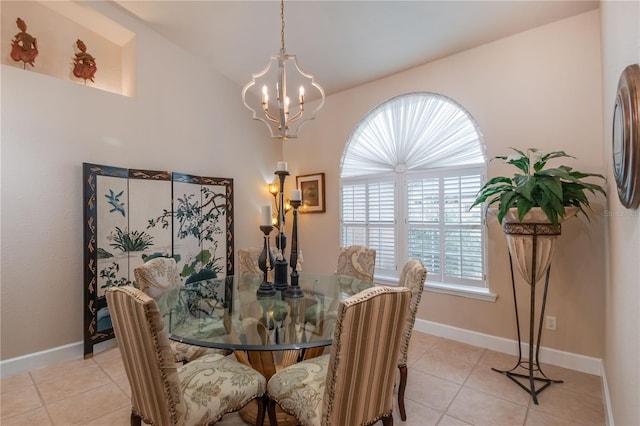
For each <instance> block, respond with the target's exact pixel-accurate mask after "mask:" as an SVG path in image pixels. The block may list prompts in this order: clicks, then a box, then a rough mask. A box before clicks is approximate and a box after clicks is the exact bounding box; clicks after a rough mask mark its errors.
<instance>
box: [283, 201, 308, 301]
mask: <svg viewBox="0 0 640 426" xmlns="http://www.w3.org/2000/svg"><path fill="white" fill-rule="evenodd" d="M290 203H291V207H293V227H292V231H291V285H290V286H289V287H287V289H286V290H285V291H284V295H285V297H289V298H299V297H303V296H304V294H303V292H302V289H301V288H300V285H299V284H298V278H299V276H298V269H299V266H298V265H299V263H298V208H299V207H300V204H302V203H301V201H300V200H291V201H290Z"/></svg>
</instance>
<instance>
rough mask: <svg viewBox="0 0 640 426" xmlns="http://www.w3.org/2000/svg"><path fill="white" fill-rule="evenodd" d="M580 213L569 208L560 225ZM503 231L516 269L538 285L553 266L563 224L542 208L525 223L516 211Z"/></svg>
mask: <svg viewBox="0 0 640 426" xmlns="http://www.w3.org/2000/svg"><path fill="white" fill-rule="evenodd" d="M577 212H578V208H577V207H567V208H566V215H565V217H564V218H561V219H560V220H559V222H564V221H566V220H568V219H570V218H572V217H573V216H575V215H576V213H577ZM502 228H503V230H504V232H505V236H506V238H507V246H508V247H509V253H510V254H511V258H512V259H513V262H514V264H515V268H516V269H517V270H518V272H519V273H520V275H521V276H522V278H524V280H525V281H526V282H527V283H529V285H535V284H536V283H537V282H538V281H539V280H540V278H542V277H543V276H544V275H545V274H546V272H547V270H548V269H549V266H550V265H551V259H552V258H553V252H554V249H555V246H556V240H557V238H558V236H559V235H560V229H561V228H560V225H557V226H554V225H552V224H551V221H549V219H548V218H547V216H546V215H545V214H544V212H543V211H542V209H540V208H539V207H534V208H532V209H531V210H530V211H529V212H528V213H527V214H526V215H525V216H524V218H523V219H522V221H520V220H518V210H517V209H516V208H512V209H509V212H508V213H507V215H506V216H505V217H504V219H503V221H502ZM534 256H535V263H534ZM534 270H535V272H534Z"/></svg>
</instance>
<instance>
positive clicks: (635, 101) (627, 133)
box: [612, 64, 640, 209]
mask: <svg viewBox="0 0 640 426" xmlns="http://www.w3.org/2000/svg"><path fill="white" fill-rule="evenodd" d="M638 86H640V66H638V65H637V64H632V65H629V66H628V67H626V68H625V69H624V71H622V74H621V75H620V79H619V80H618V93H617V95H616V102H615V105H614V107H613V138H612V140H613V146H612V148H613V149H612V151H613V175H614V177H615V179H616V185H617V186H618V197H619V198H620V202H621V203H622V205H623V206H625V207H626V208H629V209H636V208H638V205H640V116H639V114H640V98H639V93H638V91H639V89H638Z"/></svg>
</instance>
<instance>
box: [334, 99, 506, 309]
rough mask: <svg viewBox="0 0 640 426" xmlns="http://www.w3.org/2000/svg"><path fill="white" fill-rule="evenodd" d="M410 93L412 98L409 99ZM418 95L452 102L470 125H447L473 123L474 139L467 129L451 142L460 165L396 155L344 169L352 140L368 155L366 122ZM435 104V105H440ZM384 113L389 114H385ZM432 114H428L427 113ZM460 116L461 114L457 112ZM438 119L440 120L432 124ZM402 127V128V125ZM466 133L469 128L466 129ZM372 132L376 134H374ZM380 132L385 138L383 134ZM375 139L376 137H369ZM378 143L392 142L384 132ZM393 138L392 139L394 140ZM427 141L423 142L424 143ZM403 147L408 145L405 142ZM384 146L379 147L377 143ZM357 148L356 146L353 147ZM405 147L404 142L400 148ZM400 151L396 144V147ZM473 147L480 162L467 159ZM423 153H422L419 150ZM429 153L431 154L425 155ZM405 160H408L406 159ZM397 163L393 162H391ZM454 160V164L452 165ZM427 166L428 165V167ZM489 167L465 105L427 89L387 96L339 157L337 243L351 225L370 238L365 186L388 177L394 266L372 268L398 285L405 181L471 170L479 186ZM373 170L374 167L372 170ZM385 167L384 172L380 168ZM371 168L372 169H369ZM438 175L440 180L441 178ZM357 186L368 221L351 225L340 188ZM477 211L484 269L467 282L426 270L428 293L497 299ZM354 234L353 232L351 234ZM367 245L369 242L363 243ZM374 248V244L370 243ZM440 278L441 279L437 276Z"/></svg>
mask: <svg viewBox="0 0 640 426" xmlns="http://www.w3.org/2000/svg"><path fill="white" fill-rule="evenodd" d="M411 96H414V97H415V99H410V98H408V97H411ZM403 97H407V99H406V100H405V99H399V98H403ZM419 97H423V98H424V99H425V101H424V102H433V101H434V100H435V101H437V100H440V101H441V102H444V103H448V104H450V105H453V106H454V108H455V109H457V110H458V111H459V112H461V113H463V114H464V115H465V117H466V119H467V120H468V122H467V123H468V124H464V123H463V124H460V121H459V118H458V119H457V120H458V121H457V122H453V121H452V122H451V123H450V124H449V125H450V126H453V125H461V126H462V125H464V126H468V125H469V124H471V125H472V126H473V129H474V131H475V137H474V138H472V139H471V140H470V139H469V135H472V133H466V136H465V139H458V140H456V141H454V142H457V144H456V145H455V146H454V148H453V150H452V151H453V152H455V153H456V155H458V157H453V158H460V163H459V164H455V163H454V162H451V161H448V160H449V158H447V159H444V158H443V157H439V158H443V160H444V164H447V163H449V164H447V165H445V166H441V165H439V164H438V163H435V164H434V162H433V161H431V162H427V163H418V164H417V165H416V166H415V167H407V164H406V162H402V160H401V159H399V160H398V159H394V161H389V162H388V163H386V164H387V165H386V167H383V168H381V167H380V162H379V160H380V158H376V159H375V160H374V159H373V158H371V159H370V161H372V162H373V163H368V164H376V166H374V167H373V168H371V167H368V166H365V167H362V166H361V165H360V164H357V163H353V162H351V163H348V164H349V167H348V169H347V170H349V171H346V170H345V166H346V165H347V163H346V160H345V159H346V158H351V157H350V155H351V154H350V151H349V149H350V148H351V147H352V143H355V144H356V145H355V146H354V149H356V151H355V152H354V155H357V156H358V157H363V146H364V147H365V154H366V146H367V145H362V144H363V142H362V141H363V140H360V135H362V134H363V133H362V132H365V131H366V132H367V137H368V138H370V137H371V134H370V133H368V132H369V130H368V128H367V126H368V124H369V123H372V124H373V125H375V123H377V121H376V120H377V117H378V116H379V114H386V113H388V112H391V111H393V108H395V107H396V106H395V105H394V104H393V102H394V101H396V100H399V101H400V102H409V103H411V102H420V101H421V100H420V99H419ZM385 105H389V107H388V109H386V107H385ZM400 105H404V104H400ZM438 108H439V107H438ZM385 111H387V112H385ZM428 114H430V112H429V113H428ZM456 114H459V113H456ZM424 117H425V119H431V120H437V117H436V116H435V115H433V114H431V115H425V116H424ZM415 119H416V116H415V115H414V116H413V117H411V120H415ZM407 123H411V121H408V122H407ZM413 123H417V122H416V121H413ZM435 123H438V122H435ZM403 124H404V123H403V122H402V121H391V122H389V123H386V125H387V126H390V127H389V129H394V131H395V130H399V131H402V129H403V127H402V125H403ZM438 125H447V123H446V122H443V123H438ZM405 128H406V126H405ZM452 129H454V131H455V129H457V128H456V127H452ZM467 132H468V131H467ZM374 136H375V135H374ZM384 136H387V135H386V134H385V135H384ZM372 140H374V141H375V139H372ZM377 140H379V141H380V143H381V144H384V145H385V146H386V147H387V148H388V147H389V146H390V143H389V142H388V141H387V142H385V139H384V138H383V137H382V135H381V136H380V137H378V139H377ZM392 140H394V141H395V139H392ZM433 140H434V141H435V142H434V149H439V150H441V149H442V147H443V145H442V141H441V140H440V141H439V142H438V139H433ZM364 141H367V139H364ZM416 141H417V142H414V143H413V146H416V147H418V146H421V145H422V147H423V148H421V149H422V150H423V151H424V150H425V149H426V150H427V151H428V150H429V148H428V147H429V146H430V139H425V138H421V140H416ZM425 143H426V144H427V145H424V144H425ZM467 143H474V144H475V145H469V147H470V148H469V149H471V150H472V151H468V150H467V151H465V150H461V147H464V146H465V144H467ZM392 144H393V145H392V146H397V142H393V143H392ZM405 145H406V144H405ZM380 146H382V145H380ZM356 147H357V148H356ZM373 148H374V149H375V148H379V147H378V146H375V145H374V146H373ZM404 148H405V149H406V146H405V147H404ZM398 149H399V148H398ZM478 149H479V150H480V154H478ZM473 150H475V154H474V155H476V156H480V155H481V157H482V161H475V162H470V161H468V160H469V159H471V158H473V157H469V156H468V154H467V153H471V152H474V151H473ZM434 152H440V153H441V152H442V151H434ZM460 152H462V153H463V155H466V156H462V157H460V156H459V154H458V153H460ZM423 155H424V154H423ZM428 155H431V154H428ZM364 157H365V158H364V159H363V162H362V163H361V164H362V165H365V164H367V163H366V161H367V158H366V155H365V156H364ZM421 158H422V157H418V159H417V160H418V161H424V160H421ZM476 158H478V159H479V158H480V157H476ZM407 159H410V157H407ZM405 161H407V160H405ZM394 162H395V164H394ZM452 163H453V164H452ZM427 164H428V165H427ZM487 165H488V160H487V157H486V154H485V148H484V143H483V138H482V133H481V132H480V129H479V127H478V125H477V123H476V122H475V120H474V119H473V117H472V116H471V115H470V114H469V112H468V111H467V110H466V109H465V108H463V107H462V106H461V105H460V104H458V103H457V102H455V101H454V100H452V99H450V98H448V97H447V96H444V95H441V94H438V93H429V92H414V93H407V94H404V95H399V96H396V97H393V98H390V99H388V100H387V101H385V102H383V103H381V104H379V105H378V106H376V107H375V108H374V109H372V110H371V111H370V112H369V113H368V114H366V115H365V116H364V117H363V118H362V120H361V121H360V122H359V123H358V124H357V125H356V126H355V127H354V131H353V132H352V134H351V136H350V138H349V140H348V143H347V145H346V147H345V151H344V153H343V158H342V162H341V178H340V204H339V206H340V241H341V245H345V244H348V242H347V241H346V240H345V234H346V232H345V231H346V230H347V228H348V227H353V228H354V229H355V228H356V227H362V228H364V230H365V232H364V239H365V241H364V243H365V244H367V242H369V241H370V240H369V220H368V219H369V217H368V216H369V209H370V205H369V202H368V198H367V197H368V193H369V185H370V183H373V182H381V181H389V182H394V187H395V190H394V216H395V220H394V224H393V227H394V245H395V247H394V251H393V253H394V260H395V265H394V267H393V268H384V267H380V265H379V264H378V262H376V272H375V281H376V282H379V283H382V284H392V285H393V284H396V285H397V283H398V280H399V276H400V273H401V265H403V264H404V263H405V262H406V261H407V260H408V253H409V234H408V231H409V229H410V223H409V218H408V211H409V208H408V202H409V200H408V187H407V185H408V182H409V181H410V180H411V178H412V177H413V178H415V177H416V176H433V177H435V176H450V177H459V176H464V175H469V174H477V175H479V176H480V185H482V183H483V182H485V180H486V174H487ZM351 166H355V167H356V169H352V168H351ZM376 169H377V171H374V170H376ZM383 170H385V171H383ZM354 171H360V172H361V174H354V173H353V172H354ZM371 171H373V172H372V173H369V172H371ZM439 179H440V178H439ZM441 183H442V180H440V183H439V192H440V194H441V195H440V197H441V196H442V194H443V191H444V187H443V186H440V185H441ZM358 184H364V185H365V204H366V205H365V207H364V211H365V215H366V219H367V220H365V222H364V223H354V222H345V220H344V213H343V212H344V207H345V205H344V200H343V195H344V190H345V186H346V185H358ZM439 206H440V208H439V212H438V217H439V222H440V223H441V225H438V226H441V227H445V224H444V217H445V211H444V210H443V207H442V203H439ZM477 208H478V209H480V224H479V228H478V229H479V230H480V238H481V256H482V259H481V268H482V272H481V275H482V277H481V279H480V280H478V281H475V280H471V281H465V280H464V279H461V280H456V279H453V280H448V279H446V278H445V279H443V280H438V281H434V280H432V279H430V277H429V273H427V280H426V283H425V287H426V288H427V290H430V291H434V292H438V293H445V294H454V295H459V296H465V297H471V298H476V299H481V300H487V301H495V300H496V298H497V295H496V294H494V293H492V292H491V291H490V289H489V279H488V250H487V248H488V229H487V227H486V217H485V209H484V208H483V206H478V207H477ZM474 226H478V225H474ZM459 229H463V228H462V227H460V228H459ZM352 235H353V234H352ZM442 238H443V237H440V238H439V240H440V250H441V253H440V258H441V259H442V256H443V251H442V250H443V247H444V244H445V241H444V240H443V239H442ZM358 243H360V244H362V243H363V241H358ZM367 245H368V244H367ZM374 248H375V247H374ZM462 257H464V254H461V256H460V258H462ZM442 270H443V271H442V272H441V275H442V276H443V277H446V275H445V274H444V264H442ZM439 278H440V277H439ZM447 281H451V282H447Z"/></svg>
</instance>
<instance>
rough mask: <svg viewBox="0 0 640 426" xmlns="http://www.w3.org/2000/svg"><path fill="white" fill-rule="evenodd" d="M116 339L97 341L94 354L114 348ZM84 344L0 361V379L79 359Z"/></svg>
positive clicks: (77, 343)
mask: <svg viewBox="0 0 640 426" xmlns="http://www.w3.org/2000/svg"><path fill="white" fill-rule="evenodd" d="M116 346H117V345H116V340H115V339H111V340H108V341H106V342H102V343H98V344H96V345H95V346H94V347H93V351H94V354H96V353H100V352H103V351H106V350H108V349H111V348H115V347H116ZM83 348H84V345H83V343H82V342H76V343H69V344H68V345H63V346H58V347H57V348H52V349H47V350H44V351H40V352H35V353H32V354H27V355H22V356H18V357H15V358H10V359H6V360H3V361H0V379H6V378H7V377H10V376H13V375H15V374H18V373H23V372H25V371H30V370H36V369H38V368H42V367H47V366H49V365H53V364H56V363H59V362H64V361H70V360H73V359H80V358H83V357H84V349H83Z"/></svg>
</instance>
